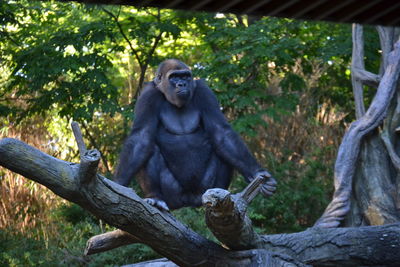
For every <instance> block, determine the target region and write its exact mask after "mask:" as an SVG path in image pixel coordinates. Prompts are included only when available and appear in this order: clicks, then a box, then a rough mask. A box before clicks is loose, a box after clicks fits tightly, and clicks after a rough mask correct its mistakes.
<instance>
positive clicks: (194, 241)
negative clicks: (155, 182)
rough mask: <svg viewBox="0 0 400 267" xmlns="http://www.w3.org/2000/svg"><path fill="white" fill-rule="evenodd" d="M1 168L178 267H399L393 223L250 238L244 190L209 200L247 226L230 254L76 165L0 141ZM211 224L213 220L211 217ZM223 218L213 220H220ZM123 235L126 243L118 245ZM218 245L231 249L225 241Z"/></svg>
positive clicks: (399, 230) (240, 230)
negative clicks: (82, 174)
mask: <svg viewBox="0 0 400 267" xmlns="http://www.w3.org/2000/svg"><path fill="white" fill-rule="evenodd" d="M0 165H2V166H4V167H6V168H8V169H10V170H12V171H14V172H17V173H19V174H22V175H24V176H25V177H27V178H29V179H31V180H34V181H36V182H39V183H41V184H43V185H45V186H46V187H48V188H49V189H51V190H52V191H53V192H54V193H56V194H57V195H59V196H61V197H63V198H65V199H67V200H69V201H72V202H75V203H77V204H78V205H81V206H82V207H84V208H85V209H87V210H89V211H90V212H92V213H93V214H94V215H95V216H97V217H99V218H101V219H102V220H104V221H106V222H107V223H109V224H110V225H113V226H115V227H117V228H119V229H121V230H122V231H118V235H119V240H124V242H126V243H132V242H136V243H137V242H140V243H144V244H147V245H149V246H150V247H152V248H153V249H154V250H155V251H157V252H158V253H159V254H161V255H163V256H165V257H167V258H168V259H169V260H171V261H173V262H174V263H175V264H178V265H179V266H218V265H224V266H307V264H311V263H312V264H313V265H315V266H332V264H337V263H340V264H342V263H343V264H346V265H347V266H358V265H359V264H360V263H362V264H364V265H366V266H376V265H378V264H377V263H378V262H379V264H385V265H387V266H392V265H391V264H400V258H399V257H400V254H398V253H394V252H393V250H390V249H391V248H393V249H397V247H396V246H398V245H399V243H400V242H399V241H400V240H399V236H400V235H399V233H400V225H399V224H396V225H389V226H381V227H365V228H358V229H351V228H344V229H310V230H308V231H306V232H302V233H297V234H286V235H273V236H261V235H258V234H256V233H254V232H252V231H249V229H250V228H249V227H250V226H249V224H248V223H249V222H244V221H246V220H247V219H246V216H244V215H245V214H244V213H242V212H244V211H245V208H244V209H243V206H242V208H237V207H241V205H242V204H243V202H247V201H249V200H250V199H251V198H252V197H253V196H254V194H252V193H249V194H248V192H249V191H246V190H245V191H244V192H243V193H242V194H239V195H236V197H234V198H232V199H233V200H232V202H229V201H228V202H225V201H224V200H225V198H224V197H222V198H219V197H218V198H215V202H214V204H215V205H213V206H211V207H219V206H223V205H225V204H224V203H231V204H229V205H227V206H225V208H224V209H225V210H226V211H225V213H227V214H234V213H235V212H237V211H239V214H240V216H238V217H235V219H232V217H229V216H228V217H225V219H226V221H228V225H229V224H231V225H244V226H246V227H239V228H234V229H235V230H234V232H235V231H237V232H236V233H237V234H238V235H239V236H241V238H239V239H238V240H239V241H232V239H229V242H232V243H231V244H230V246H231V247H232V248H233V247H238V249H239V250H234V249H231V250H228V249H225V248H224V247H222V246H220V245H218V244H216V243H214V242H211V241H209V240H207V239H205V238H204V237H202V236H200V235H198V234H197V233H195V232H193V231H192V230H190V229H189V228H188V227H187V226H185V225H183V224H182V223H180V222H179V221H177V220H176V219H175V218H174V217H173V216H172V215H171V214H170V213H167V212H161V211H159V210H158V209H156V208H154V207H152V206H150V205H148V204H147V203H146V202H145V201H143V200H142V199H141V198H140V197H138V196H137V195H136V194H135V192H134V191H133V190H131V189H129V188H126V187H123V186H120V185H118V184H116V183H114V182H112V181H110V180H108V179H106V178H104V177H103V176H101V175H99V174H97V175H96V176H95V178H94V179H93V180H89V182H84V183H82V182H81V181H82V180H81V179H80V178H79V164H74V163H70V162H65V161H62V160H59V159H56V158H53V157H51V156H49V155H47V154H45V153H43V152H41V151H39V150H37V149H35V148H32V147H30V146H28V145H27V144H25V143H23V142H20V141H18V140H15V139H10V138H5V139H2V140H0ZM88 173H90V172H88ZM250 187H251V185H250ZM255 191H257V187H256V188H255ZM250 192H254V191H250ZM228 194H229V193H228ZM211 195H212V194H211ZM229 195H230V194H229ZM206 199H207V198H206ZM208 199H209V198H208ZM206 203H207V202H206ZM228 207H230V208H228ZM235 207H236V208H235ZM229 209H230V210H229ZM213 216H214V215H213ZM217 217H218V216H217ZM210 218H211V220H213V217H210ZM223 218H224V217H219V220H222V219H223ZM229 221H232V222H233V223H232V222H229ZM250 225H251V224H250ZM243 229H245V230H244V232H243ZM246 229H247V230H246ZM246 233H249V234H250V235H252V236H254V235H257V238H254V239H253V238H249V237H248V236H246V235H247V234H246ZM127 235H129V237H128V239H130V241H129V242H127V239H124V238H125V237H126V236H127ZM106 236H107V234H106ZM106 239H107V238H105V239H103V240H106ZM114 240H115V239H114ZM240 240H257V242H250V243H249V242H248V243H246V245H245V246H244V247H243V248H242V247H241V246H242V245H241V244H240ZM221 241H222V242H224V243H229V242H227V241H226V240H221ZM235 242H239V243H238V244H235ZM103 245H104V244H103ZM106 245H109V244H106ZM103 248H104V246H103ZM367 252H371V253H367ZM349 255H350V256H349ZM393 266H394V265H393Z"/></svg>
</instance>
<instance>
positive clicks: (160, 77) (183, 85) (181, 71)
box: [154, 59, 195, 108]
mask: <svg viewBox="0 0 400 267" xmlns="http://www.w3.org/2000/svg"><path fill="white" fill-rule="evenodd" d="M154 81H155V83H156V85H157V88H158V89H159V90H160V91H161V92H162V93H163V94H164V96H165V98H166V99H167V100H168V102H169V103H171V104H172V105H174V106H176V107H178V108H181V107H183V106H184V105H186V104H187V103H188V102H189V101H190V99H191V98H192V96H193V91H194V88H195V84H194V83H195V81H194V80H193V77H192V72H191V71H190V69H189V67H188V66H186V65H185V64H183V63H182V62H181V61H179V60H175V59H169V60H166V61H164V62H163V63H161V64H160V67H159V68H158V70H157V74H156V78H155V80H154Z"/></svg>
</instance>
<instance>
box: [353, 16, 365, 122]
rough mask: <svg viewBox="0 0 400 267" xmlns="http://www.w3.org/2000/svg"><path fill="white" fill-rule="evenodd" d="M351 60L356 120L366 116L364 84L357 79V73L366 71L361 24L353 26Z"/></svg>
mask: <svg viewBox="0 0 400 267" xmlns="http://www.w3.org/2000/svg"><path fill="white" fill-rule="evenodd" d="M352 55H353V56H352V59H351V82H352V84H353V94H354V103H355V106H356V118H357V119H358V118H360V117H361V116H363V115H364V114H365V106H364V97H363V84H362V82H361V81H360V80H359V79H357V78H356V76H355V73H356V72H357V71H358V73H359V74H360V70H361V71H362V70H364V69H365V67H364V32H363V28H362V26H361V25H359V24H353V52H352Z"/></svg>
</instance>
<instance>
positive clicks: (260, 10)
mask: <svg viewBox="0 0 400 267" xmlns="http://www.w3.org/2000/svg"><path fill="white" fill-rule="evenodd" d="M43 1H44V0H43ZM60 1H63V2H66V1H72V0H60ZM76 1H77V2H81V3H88V4H109V5H131V6H138V7H158V8H173V9H180V10H188V11H206V12H219V13H234V14H238V15H249V16H276V17H285V18H294V19H306V20H325V21H332V22H345V23H352V22H356V23H361V24H372V25H385V26H400V18H399V17H400V15H399V14H400V0H369V1H366V0H329V1H328V0H286V1H281V0H232V1H227V0H213V1H211V0H198V1H195V0H171V1H167V0H139V1H132V0H109V1H107V0H76Z"/></svg>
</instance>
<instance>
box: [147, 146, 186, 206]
mask: <svg viewBox="0 0 400 267" xmlns="http://www.w3.org/2000/svg"><path fill="white" fill-rule="evenodd" d="M144 175H145V177H144V179H142V181H141V182H142V188H143V190H144V191H145V197H146V201H147V202H148V203H149V204H151V205H153V206H156V207H157V208H159V209H162V210H169V209H170V208H171V209H177V208H180V207H182V206H183V202H182V187H181V186H180V184H179V183H178V182H177V180H176V179H175V178H174V176H173V175H172V173H171V172H170V170H169V169H168V167H167V165H166V163H165V160H164V158H163V156H162V155H161V152H160V149H159V148H158V147H157V146H154V152H153V154H152V156H151V157H150V159H149V161H148V162H147V165H146V169H145V173H144Z"/></svg>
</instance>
